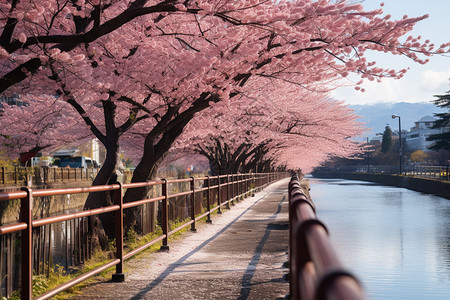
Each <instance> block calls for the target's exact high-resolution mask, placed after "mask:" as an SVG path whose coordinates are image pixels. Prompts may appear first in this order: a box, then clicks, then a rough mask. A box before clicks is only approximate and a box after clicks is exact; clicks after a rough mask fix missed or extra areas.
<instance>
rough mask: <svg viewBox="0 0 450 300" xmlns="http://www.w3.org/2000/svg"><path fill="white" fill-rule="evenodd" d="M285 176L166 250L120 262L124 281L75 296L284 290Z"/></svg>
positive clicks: (242, 295)
mask: <svg viewBox="0 0 450 300" xmlns="http://www.w3.org/2000/svg"><path fill="white" fill-rule="evenodd" d="M288 182H289V180H288V179H285V180H282V181H279V182H277V183H274V184H272V185H270V186H269V187H267V188H265V189H264V190H263V191H261V192H258V193H257V194H256V195H255V197H249V198H246V199H244V200H243V201H239V202H238V203H236V205H235V206H233V207H232V208H231V210H226V209H225V210H223V214H222V215H215V216H213V217H212V224H206V223H198V224H197V233H193V232H188V233H186V234H184V235H183V237H182V238H180V239H178V240H176V241H173V242H170V241H169V246H170V251H169V252H166V253H164V252H160V253H153V254H150V253H148V254H144V255H141V256H140V257H138V258H135V259H132V260H130V261H127V262H125V268H126V281H125V282H123V283H113V282H101V283H96V284H93V285H91V286H89V287H87V288H85V289H84V290H83V291H82V294H81V295H79V296H78V299H276V298H283V297H284V296H285V295H287V294H288V293H289V284H288V282H287V281H286V280H285V275H286V274H287V272H288V269H286V268H284V267H283V263H285V262H286V261H287V249H288V200H287V187H288Z"/></svg>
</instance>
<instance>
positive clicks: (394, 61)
mask: <svg viewBox="0 0 450 300" xmlns="http://www.w3.org/2000/svg"><path fill="white" fill-rule="evenodd" d="M354 2H361V3H362V4H363V5H364V7H365V8H366V9H369V10H371V9H376V8H379V7H380V3H381V2H384V7H383V10H384V12H385V14H390V15H392V19H401V18H402V17H403V15H408V16H409V17H417V16H422V15H425V14H428V15H429V18H428V19H425V20H423V21H421V22H419V23H418V24H417V25H416V26H415V27H414V30H413V31H412V32H410V35H413V36H419V35H421V36H422V40H425V39H430V40H431V41H432V42H433V43H434V44H435V45H437V46H439V45H441V44H443V43H445V42H448V41H450V18H449V17H448V14H449V12H450V1H449V0H427V1H424V0H407V1H404V0H385V1H379V0H364V1H354ZM370 59H371V60H375V61H377V63H379V65H380V66H383V67H394V68H396V69H402V68H405V67H409V68H410V70H409V71H408V73H407V74H406V75H405V76H404V77H403V78H402V79H399V80H393V79H383V81H382V82H381V83H376V82H369V81H366V82H365V83H364V84H363V86H362V87H363V88H364V89H365V90H366V92H365V93H361V92H358V91H355V90H354V88H353V87H343V88H339V89H337V90H336V91H334V92H333V94H332V96H333V97H334V98H336V99H338V100H344V101H345V102H346V103H348V104H371V103H377V102H424V101H425V102H428V101H431V100H433V99H434V97H433V95H436V94H443V93H445V92H446V91H448V90H450V85H449V83H450V81H449V78H450V54H447V55H446V57H442V56H434V57H431V58H430V62H429V63H427V64H425V65H420V64H418V63H414V62H412V61H410V60H408V59H406V58H403V57H400V56H397V55H396V56H394V55H389V54H384V53H383V54H382V55H376V56H374V57H370Z"/></svg>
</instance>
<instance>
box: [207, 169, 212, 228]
mask: <svg viewBox="0 0 450 300" xmlns="http://www.w3.org/2000/svg"><path fill="white" fill-rule="evenodd" d="M206 184H207V186H208V192H207V194H206V206H208V215H207V216H206V223H212V221H211V182H210V181H209V176H206Z"/></svg>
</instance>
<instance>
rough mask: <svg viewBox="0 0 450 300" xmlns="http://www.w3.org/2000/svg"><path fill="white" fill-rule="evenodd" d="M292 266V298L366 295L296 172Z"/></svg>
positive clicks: (291, 219)
mask: <svg viewBox="0 0 450 300" xmlns="http://www.w3.org/2000/svg"><path fill="white" fill-rule="evenodd" d="M289 267H290V277H289V278H290V295H291V298H292V299H295V300H297V299H301V300H312V299H340V300H344V299H345V300H348V299H355V300H356V299H358V300H359V299H365V295H364V291H363V289H362V287H361V284H360V283H359V281H358V280H357V279H356V277H355V276H354V275H352V274H351V273H350V272H349V271H347V270H346V269H345V268H343V266H342V264H341V263H340V261H339V259H338V257H337V255H336V252H335V251H334V249H333V247H332V245H331V242H330V240H329V238H328V231H327V229H326V227H325V225H324V224H323V223H322V222H321V221H319V220H318V219H317V217H316V213H315V206H314V203H313V202H312V201H311V200H310V199H309V198H308V197H307V196H306V195H305V194H304V192H303V191H302V189H301V187H300V182H299V179H298V177H297V176H296V175H294V176H293V177H292V179H291V181H290V182H289Z"/></svg>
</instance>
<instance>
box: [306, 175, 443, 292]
mask: <svg viewBox="0 0 450 300" xmlns="http://www.w3.org/2000/svg"><path fill="white" fill-rule="evenodd" d="M309 180H310V185H311V191H310V192H311V196H312V197H313V200H314V202H315V203H316V208H317V215H318V217H319V219H321V220H323V221H324V222H325V223H326V224H327V226H328V228H329V230H330V237H331V239H332V242H333V243H334V245H335V247H336V250H337V251H338V253H339V256H340V257H341V259H342V261H343V263H344V264H345V265H346V266H347V267H348V268H350V269H351V270H352V271H353V272H355V273H356V274H357V275H358V276H359V278H360V279H361V280H362V281H363V283H364V285H365V287H366V290H367V291H368V294H369V298H370V299H449V296H448V295H450V284H449V283H450V200H447V199H444V198H440V197H436V196H432V195H425V194H421V193H418V192H414V191H410V190H407V189H402V188H396V187H389V186H381V185H377V184H372V183H367V182H359V181H350V180H340V179H331V180H330V179H320V180H319V179H311V178H309Z"/></svg>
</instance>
